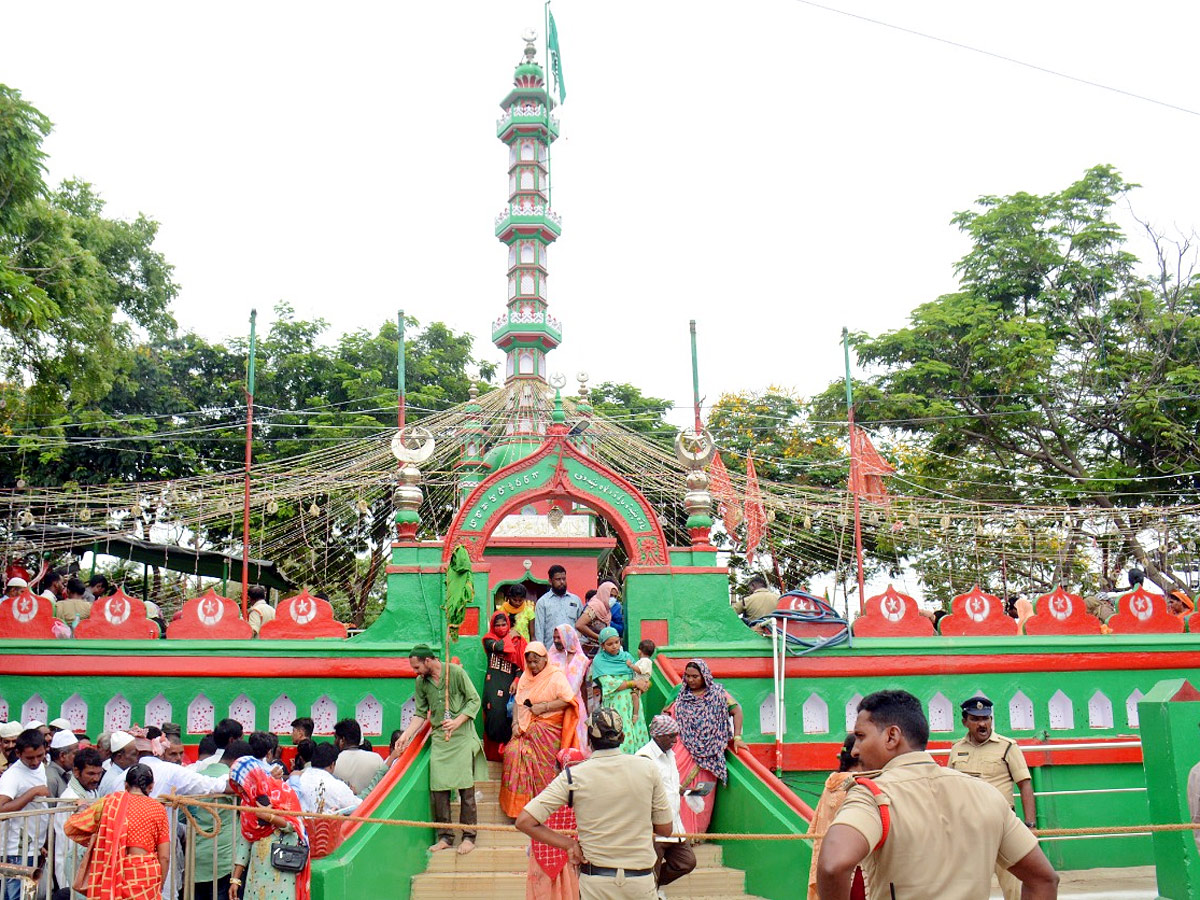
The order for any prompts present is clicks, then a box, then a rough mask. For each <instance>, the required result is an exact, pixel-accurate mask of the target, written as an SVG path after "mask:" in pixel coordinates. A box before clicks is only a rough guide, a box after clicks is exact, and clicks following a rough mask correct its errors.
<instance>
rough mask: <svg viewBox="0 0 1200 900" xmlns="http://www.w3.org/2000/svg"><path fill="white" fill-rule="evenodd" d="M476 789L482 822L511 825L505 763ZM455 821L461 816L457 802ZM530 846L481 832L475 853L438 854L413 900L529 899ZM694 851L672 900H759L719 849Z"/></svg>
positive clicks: (415, 886) (493, 766) (512, 835)
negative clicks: (503, 796) (505, 806)
mask: <svg viewBox="0 0 1200 900" xmlns="http://www.w3.org/2000/svg"><path fill="white" fill-rule="evenodd" d="M475 787H476V789H477V790H478V791H480V792H481V793H482V794H483V796H482V797H481V798H480V799H479V821H480V823H488V824H500V825H506V824H510V820H509V818H508V817H507V816H506V815H504V813H503V812H502V811H501V810H500V802H499V796H500V764H499V763H494V762H489V763H488V780H487V781H481V782H478V783H477V784H476V785H475ZM453 818H454V819H456V820H457V818H458V809H457V804H455V809H454V810H453ZM528 846H529V839H528V838H527V837H525V835H523V834H520V833H519V832H492V831H481V832H480V833H479V839H478V843H477V846H476V847H475V850H474V851H473V852H471V853H469V854H467V855H466V856H459V855H458V854H457V853H456V852H454V851H453V850H445V851H443V852H441V853H432V854H430V859H429V868H427V869H426V870H425V872H424V873H422V874H421V875H417V876H416V877H415V878H413V880H412V900H447V898H463V900H466V898H475V897H486V898H488V900H525V873H526V871H527V869H528V865H529V857H528V856H526V854H525V849H526V847H528ZM694 849H695V851H696V868H695V869H694V870H693V871H692V873H691V874H690V875H688V876H686V877H685V878H681V879H679V880H678V881H676V882H675V883H674V884H672V885H670V886H669V887H668V888H667V894H668V896H669V897H670V900H754V898H753V897H751V896H750V895H748V894H746V893H745V892H744V882H745V876H744V873H743V872H742V871H741V870H739V869H729V868H726V867H724V866H722V865H721V848H720V847H719V846H717V845H716V844H700V845H697V846H696V847H695V848H694Z"/></svg>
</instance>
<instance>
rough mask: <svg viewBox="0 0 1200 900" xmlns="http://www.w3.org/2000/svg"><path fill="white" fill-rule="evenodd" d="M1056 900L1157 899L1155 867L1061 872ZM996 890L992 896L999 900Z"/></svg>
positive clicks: (998, 891)
mask: <svg viewBox="0 0 1200 900" xmlns="http://www.w3.org/2000/svg"><path fill="white" fill-rule="evenodd" d="M1059 875H1060V876H1061V878H1062V880H1061V881H1060V882H1059V886H1058V896H1059V897H1069V898H1071V900H1155V898H1157V897H1158V889H1157V883H1156V881H1155V878H1154V866H1138V867H1136V868H1126V869H1076V870H1072V871H1068V872H1060V873H1059ZM1002 896H1003V895H1002V894H1001V893H1000V889H999V888H998V887H993V888H992V897H993V898H996V900H1001V898H1002Z"/></svg>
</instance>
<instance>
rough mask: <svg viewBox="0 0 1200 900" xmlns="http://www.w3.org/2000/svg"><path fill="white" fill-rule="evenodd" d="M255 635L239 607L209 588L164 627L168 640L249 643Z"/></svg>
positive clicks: (190, 601)
mask: <svg viewBox="0 0 1200 900" xmlns="http://www.w3.org/2000/svg"><path fill="white" fill-rule="evenodd" d="M253 636H254V632H253V631H252V630H251V628H250V623H249V622H246V621H243V620H242V617H241V610H240V609H239V608H238V605H237V604H236V603H234V602H233V601H232V600H230V599H229V598H228V597H222V596H220V595H219V594H218V593H217V592H216V591H214V590H213V589H212V588H209V589H208V590H207V591H206V592H205V593H204V594H202V595H201V596H199V597H193V598H192V599H191V600H189V601H188V602H187V603H185V604H183V610H182V614H181V615H180V618H179V619H178V620H177V621H174V622H171V623H170V624H169V625H167V639H168V640H180V639H182V640H201V641H204V640H216V641H228V640H248V639H249V638H252V637H253Z"/></svg>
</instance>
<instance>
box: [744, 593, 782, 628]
mask: <svg viewBox="0 0 1200 900" xmlns="http://www.w3.org/2000/svg"><path fill="white" fill-rule="evenodd" d="M778 606H779V595H778V594H777V593H775V592H774V591H772V590H770V589H769V588H759V589H758V590H757V591H754V592H753V593H751V594H749V595H747V596H745V597H734V598H733V611H734V612H735V613H737V614H738V615H739V616H745V617H746V618H747V619H749V620H750V621H751V622H753V621H754V620H755V619H762V618H765V617H766V616H769V615H770V614H771V613H773V612H775V610H776V609H777V608H778Z"/></svg>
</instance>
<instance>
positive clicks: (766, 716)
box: [758, 691, 787, 734]
mask: <svg viewBox="0 0 1200 900" xmlns="http://www.w3.org/2000/svg"><path fill="white" fill-rule="evenodd" d="M776 724H777V723H776V722H775V692H774V691H772V692H771V693H769V694H767V697H766V699H765V700H763V702H762V703H760V704H759V707H758V726H759V727H758V730H759V731H760V732H762V733H763V734H774V733H775V727H776ZM782 730H783V731H784V732H786V731H787V710H786V709H785V710H784V711H783V728H782Z"/></svg>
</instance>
